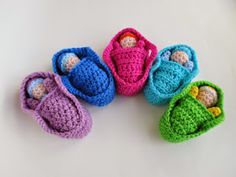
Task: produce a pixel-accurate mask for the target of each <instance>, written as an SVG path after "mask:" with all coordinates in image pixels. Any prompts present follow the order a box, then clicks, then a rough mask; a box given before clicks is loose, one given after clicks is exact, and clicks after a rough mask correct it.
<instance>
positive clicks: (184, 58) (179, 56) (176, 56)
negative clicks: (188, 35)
mask: <svg viewBox="0 0 236 177" xmlns="http://www.w3.org/2000/svg"><path fill="white" fill-rule="evenodd" d="M190 58H191V52H190V50H189V49H188V48H186V47H178V48H176V49H175V50H173V51H172V54H171V56H170V59H171V60H172V61H175V62H177V63H179V64H181V65H184V64H185V63H187V62H188V61H190Z"/></svg>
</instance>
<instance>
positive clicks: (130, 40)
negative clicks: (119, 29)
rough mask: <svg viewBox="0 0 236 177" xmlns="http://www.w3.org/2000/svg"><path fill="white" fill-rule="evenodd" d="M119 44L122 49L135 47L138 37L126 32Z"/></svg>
mask: <svg viewBox="0 0 236 177" xmlns="http://www.w3.org/2000/svg"><path fill="white" fill-rule="evenodd" d="M119 42H120V45H121V47H122V48H131V47H135V46H136V44H137V36H135V35H134V34H133V33H130V32H126V33H124V34H123V35H121V37H120V39H119Z"/></svg>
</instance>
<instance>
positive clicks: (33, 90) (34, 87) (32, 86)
mask: <svg viewBox="0 0 236 177" xmlns="http://www.w3.org/2000/svg"><path fill="white" fill-rule="evenodd" d="M43 81H44V79H43V78H36V79H33V80H31V81H30V82H29V84H28V86H27V92H28V94H29V96H30V97H31V98H34V99H36V100H41V99H42V98H43V97H44V96H45V95H46V94H47V89H46V87H45V86H44V85H43Z"/></svg>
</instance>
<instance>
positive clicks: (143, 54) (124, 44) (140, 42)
mask: <svg viewBox="0 0 236 177" xmlns="http://www.w3.org/2000/svg"><path fill="white" fill-rule="evenodd" d="M156 55H157V48H156V46H155V45H154V44H152V43H150V42H149V41H148V40H147V39H146V38H144V37H143V36H142V35H141V34H140V33H139V32H138V31H136V30H135V29H133V28H126V29H123V30H122V31H120V32H119V33H118V34H116V35H115V37H114V38H113V39H112V40H111V41H110V43H109V44H108V46H107V47H106V48H105V50H104V52H103V58H104V61H105V63H106V64H107V65H108V67H109V68H110V69H111V71H112V73H113V76H114V78H115V81H116V86H117V92H118V93H119V94H122V95H126V96H132V95H135V94H137V93H139V92H140V91H141V90H142V89H143V87H144V85H145V83H146V80H147V77H148V73H149V70H150V68H151V65H152V62H153V60H154V58H155V57H156Z"/></svg>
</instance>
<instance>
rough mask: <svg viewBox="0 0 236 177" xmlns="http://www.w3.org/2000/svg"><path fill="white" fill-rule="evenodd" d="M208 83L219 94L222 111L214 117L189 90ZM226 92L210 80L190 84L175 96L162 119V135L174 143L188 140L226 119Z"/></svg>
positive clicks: (218, 103) (218, 104) (219, 104)
mask: <svg viewBox="0 0 236 177" xmlns="http://www.w3.org/2000/svg"><path fill="white" fill-rule="evenodd" d="M204 85H208V86H211V87H212V88H214V89H215V90H216V91H217V94H218V98H219V99H218V102H217V104H216V106H218V107H219V108H220V109H221V110H222V113H221V114H220V115H219V116H217V117H214V115H213V114H212V113H210V112H209V111H208V110H207V108H206V107H205V106H204V105H203V104H202V103H201V102H199V101H198V100H197V99H196V98H194V97H193V96H192V95H191V94H190V93H189V92H190V90H191V88H192V86H198V87H199V86H204ZM223 106H224V93H223V91H222V90H221V89H220V88H219V87H218V86H216V85H214V84H212V83H210V82H208V81H197V82H193V83H191V84H189V85H188V87H187V88H185V89H184V90H183V91H182V92H181V93H180V94H178V95H176V96H174V97H173V98H172V100H171V101H170V103H169V107H168V108H167V110H166V112H165V113H164V115H163V116H162V118H161V120H160V132H161V135H162V137H163V138H164V139H165V140H167V141H169V142H173V143H178V142H182V141H186V140H188V139H191V138H194V137H197V136H199V135H201V134H203V133H205V132H207V131H208V130H209V129H211V128H213V127H215V126H216V125H218V124H220V123H221V122H223V120H224V108H223Z"/></svg>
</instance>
